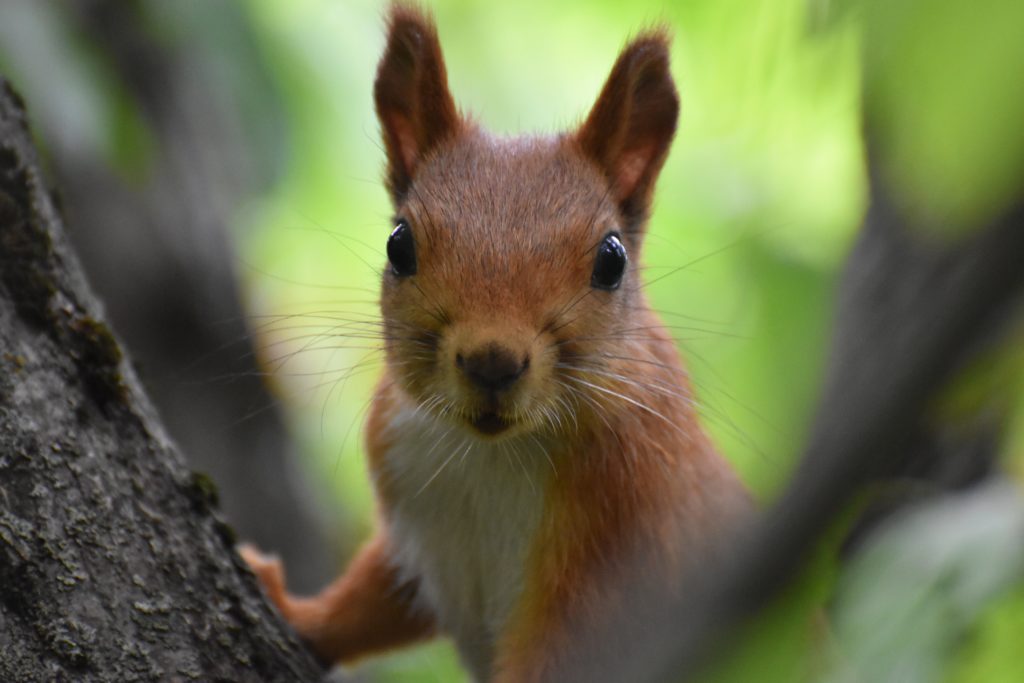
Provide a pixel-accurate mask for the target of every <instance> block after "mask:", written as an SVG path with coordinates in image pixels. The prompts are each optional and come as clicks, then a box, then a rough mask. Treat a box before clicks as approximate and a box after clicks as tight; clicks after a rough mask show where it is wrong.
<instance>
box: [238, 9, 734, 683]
mask: <svg viewBox="0 0 1024 683" xmlns="http://www.w3.org/2000/svg"><path fill="white" fill-rule="evenodd" d="M387 30H388V35H387V47H386V49H385V52H384V56H383V57H382V59H381V61H380V65H379V67H378V70H377V77H376V82H375V85H374V99H375V104H376V110H377V115H378V118H379V120H380V124H381V129H382V136H383V141H384V149H385V151H386V153H387V172H386V183H387V189H388V191H389V193H390V196H391V199H392V202H393V204H394V210H395V220H394V224H393V226H392V231H391V233H390V236H389V237H388V239H387V257H388V264H387V266H386V267H385V269H384V272H383V277H382V285H381V298H380V305H381V313H382V317H383V329H384V335H383V336H384V349H385V356H386V368H385V371H384V373H383V377H382V378H381V379H380V382H379V384H378V385H377V389H376V392H375V395H374V398H373V402H372V407H371V410H370V414H369V417H368V419H367V423H366V435H365V436H366V447H367V451H368V455H369V463H370V471H371V474H372V478H373V484H374V487H375V491H376V498H377V502H378V518H379V519H378V524H377V531H376V534H375V535H374V537H373V538H372V539H371V540H370V541H369V542H367V543H366V545H365V546H364V547H363V548H362V549H361V550H360V551H359V553H358V554H357V556H356V557H355V559H354V560H353V561H352V562H351V564H350V566H349V567H348V569H347V570H346V571H345V573H344V574H342V575H341V576H340V577H339V578H338V579H336V580H335V581H334V582H333V583H332V584H331V585H329V586H328V587H327V588H325V589H324V590H323V591H322V592H321V593H320V594H319V595H317V596H315V597H312V598H301V597H295V596H293V595H291V594H289V593H288V592H287V591H286V589H285V580H284V575H283V571H282V569H281V566H280V564H279V563H278V561H277V560H275V559H272V558H268V557H265V556H263V555H261V554H260V553H258V552H257V551H255V550H254V549H252V548H244V549H243V554H244V555H245V558H246V560H247V561H248V562H249V564H250V566H251V567H252V568H253V569H254V571H255V572H256V574H257V575H258V576H259V578H260V579H261V581H262V583H263V585H264V587H265V589H266V591H267V593H268V595H269V597H270V598H271V600H272V601H273V602H274V603H275V604H276V605H277V607H278V608H279V609H280V611H281V613H282V614H283V615H284V617H285V619H286V620H287V621H288V622H290V623H291V624H292V625H293V626H294V628H295V630H296V631H297V632H298V634H299V635H300V636H301V637H302V638H303V639H305V640H306V641H307V642H308V643H309V644H310V646H311V647H312V649H313V650H314V651H315V652H316V653H317V654H318V655H319V656H321V657H322V658H323V659H325V660H327V661H331V662H335V661H340V662H348V661H352V660H354V659H357V658H359V657H362V656H364V655H368V654H371V653H375V652H380V651H384V650H387V649H390V648H395V647H398V646H401V645H404V644H407V643H412V642H414V641H418V640H421V639H425V638H428V637H430V636H432V635H434V634H438V633H443V634H447V635H450V636H451V637H452V638H453V639H454V642H455V644H456V647H457V648H458V651H459V654H460V656H461V658H462V660H463V662H464V663H465V665H466V667H467V668H468V669H469V670H470V672H471V674H472V675H473V677H474V678H475V679H476V680H478V681H496V682H505V683H511V682H516V683H519V682H521V681H540V680H552V676H553V675H554V672H555V671H557V667H558V665H559V657H560V654H561V653H564V652H565V651H566V648H568V647H571V646H572V643H573V638H574V634H575V633H576V632H577V631H578V630H579V629H580V628H581V627H582V626H584V625H586V624H589V623H592V622H594V621H595V620H601V619H607V618H609V615H611V614H613V613H615V611H616V610H621V609H622V608H623V606H622V605H620V604H617V603H618V602H622V600H621V599H620V597H621V595H622V594H623V591H622V590H619V589H618V588H616V582H617V581H631V580H634V579H633V578H632V577H631V576H630V573H631V571H632V570H631V569H627V565H628V566H631V567H632V568H633V569H635V567H636V566H637V561H638V558H639V562H640V566H642V568H643V571H642V573H643V574H644V576H645V577H646V578H645V580H648V581H651V582H653V583H654V584H655V585H658V584H664V586H665V588H666V591H669V592H671V591H674V590H677V589H678V586H676V585H675V583H676V581H677V578H678V576H679V574H680V571H679V568H680V563H681V562H682V561H683V560H684V559H693V558H688V553H691V552H694V553H696V552H698V548H699V547H700V544H701V543H702V542H704V541H705V540H706V539H708V538H709V537H714V536H715V535H717V534H719V533H720V532H721V531H722V530H723V527H724V525H725V524H726V523H727V520H730V519H733V518H735V517H736V516H737V515H738V513H740V512H742V511H744V510H745V509H746V508H747V507H748V505H749V502H748V496H747V494H746V491H745V489H744V487H743V485H742V484H741V483H740V482H739V480H738V479H737V477H736V476H735V474H734V473H733V471H732V469H731V468H730V466H729V465H728V464H727V463H726V462H725V460H723V458H722V457H721V456H720V455H719V454H718V453H717V452H716V450H715V448H714V447H713V446H712V444H711V442H710V440H709V439H708V437H707V436H706V435H705V432H704V431H703V429H702V428H701V426H700V424H699V422H698V417H697V410H696V404H695V399H694V398H693V394H692V392H691V390H690V386H689V383H688V381H687V375H686V373H685V371H684V370H683V367H682V365H681V361H680V359H679V355H678V352H677V350H676V347H675V344H674V342H673V340H672V338H671V336H670V335H669V334H668V333H667V332H666V331H665V330H664V328H663V327H662V325H661V324H660V322H659V320H658V318H657V316H656V315H655V314H654V313H653V312H652V311H651V309H650V307H649V305H648V303H647V300H646V296H645V294H644V291H643V288H642V285H641V282H640V278H639V270H638V268H637V264H638V262H639V260H640V259H639V257H640V251H641V246H642V242H643V238H644V233H645V229H646V224H647V218H648V215H649V211H650V206H651V197H652V192H653V189H654V184H655V180H656V178H657V176H658V173H659V171H660V170H661V167H662V165H663V164H664V162H665V158H666V156H667V153H668V150H669V145H670V143H671V141H672V138H673V135H674V133H675V129H676V122H677V118H678V114H679V98H678V95H677V92H676V88H675V85H674V83H673V80H672V77H671V75H670V73H669V56H668V42H669V41H668V37H667V34H666V32H665V31H664V30H654V31H649V32H646V33H642V34H640V35H639V36H637V37H636V38H635V39H634V40H632V41H631V42H630V43H629V44H628V45H627V46H626V47H625V49H624V50H623V51H622V53H621V54H620V55H619V57H618V59H617V61H616V62H615V65H614V67H613V68H612V71H611V75H610V76H609V77H608V80H607V82H606V83H605V85H604V88H603V89H602V91H601V93H600V96H599V97H598V99H597V102H596V104H595V105H594V106H593V108H592V109H591V111H590V114H589V115H588V116H587V118H586V120H585V121H584V122H583V124H582V125H581V126H580V127H579V128H578V129H577V130H575V131H573V132H570V133H567V134H563V135H558V136H554V137H519V138H511V139H506V138H499V137H495V136H493V135H490V134H488V133H487V132H485V131H484V130H483V129H482V128H480V127H479V126H478V125H477V124H476V123H475V122H474V121H472V120H470V119H468V118H467V117H465V116H464V115H462V114H461V113H460V112H459V111H458V109H457V108H456V105H455V102H454V100H453V99H452V96H451V94H450V93H449V90H448V82H447V75H446V72H445V66H444V61H443V58H442V55H441V48H440V45H439V41H438V36H437V31H436V29H435V26H434V24H433V21H432V19H431V18H430V17H429V16H426V15H424V14H423V13H422V12H420V11H419V10H417V9H415V8H412V7H409V6H406V5H394V6H392V7H391V9H390V10H389V15H388V21H387ZM634 573H635V572H634Z"/></svg>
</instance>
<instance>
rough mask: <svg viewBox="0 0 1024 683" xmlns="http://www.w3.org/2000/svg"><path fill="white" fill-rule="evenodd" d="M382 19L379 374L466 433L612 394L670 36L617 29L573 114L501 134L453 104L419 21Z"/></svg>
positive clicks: (551, 423)
mask: <svg viewBox="0 0 1024 683" xmlns="http://www.w3.org/2000/svg"><path fill="white" fill-rule="evenodd" d="M389 24H390V25H389V31H388V43H387V48H386V49H385V52H384V56H383V57H382V59H381V62H380V66H379V67H378V70H377V79H376V82H375V84H374V100H375V104H376V108H377V115H378V118H379V119H380V123H381V129H382V134H383V141H384V148H385V151H386V152H387V158H388V165H387V185H388V189H389V191H390V193H391V197H392V200H393V202H394V206H395V211H396V216H395V227H394V229H393V232H392V233H391V235H390V237H389V240H388V257H389V265H388V267H387V268H386V269H385V273H384V284H383V293H382V297H381V308H382V312H383V315H384V325H385V334H386V348H387V356H388V363H389V365H390V368H391V371H392V375H393V376H394V377H395V378H396V380H397V381H398V382H399V384H400V386H401V387H402V388H403V389H404V390H405V391H406V392H407V393H408V394H409V395H410V396H411V397H412V398H413V399H414V400H415V401H417V402H418V403H419V405H420V406H421V410H423V411H425V412H429V413H432V414H434V415H437V416H439V417H443V418H444V419H451V420H454V421H456V423H459V424H462V425H464V426H466V427H467V428H469V429H471V430H474V431H475V432H477V433H479V434H481V435H491V436H497V435H502V436H504V435H508V434H513V433H517V432H522V431H536V430H541V429H550V430H562V431H567V430H571V429H573V428H574V427H575V426H577V425H578V420H577V417H578V416H579V415H581V414H583V413H587V412H592V411H589V410H588V409H589V408H594V409H595V410H596V409H598V408H599V406H598V405H596V404H598V403H599V402H600V401H601V397H602V396H605V395H619V394H617V393H616V392H615V390H614V389H609V388H608V387H607V386H602V385H603V384H609V383H611V384H613V383H614V382H615V381H621V380H622V379H624V378H621V377H618V376H617V375H616V373H615V365H616V358H617V357H618V358H621V357H622V354H624V353H629V352H630V351H629V349H628V348H624V345H627V344H629V343H630V342H629V334H628V330H629V328H630V324H631V321H635V320H637V316H638V315H639V314H640V312H641V311H642V310H643V306H644V304H643V302H642V297H641V296H640V294H639V291H638V283H637V279H636V277H637V276H636V267H635V265H634V264H635V263H636V257H637V251H638V249H639V242H640V240H641V237H642V233H643V227H644V223H645V220H646V216H647V211H648V208H649V205H650V199H651V193H652V191H653V188H654V182H655V179H656V178H657V175H658V172H659V171H660V169H661V166H662V164H663V163H664V161H665V157H666V155H667V154H668V148H669V144H670V142H671V140H672V136H673V134H674V132H675V126H676V120H677V118H678V113H679V98H678V96H677V94H676V90H675V85H674V84H673V82H672V78H671V76H670V74H669V64H668V40H667V38H666V36H665V35H664V34H663V33H660V32H652V33H648V34H644V35H641V36H640V37H638V38H637V39H635V40H634V41H633V42H632V43H631V44H630V45H628V46H627V47H626V49H625V50H623V52H622V54H620V55H619V58H618V60H617V61H616V63H615V66H614V67H613V68H612V72H611V75H610V76H609V78H608V81H607V82H606V83H605V86H604V88H603V89H602V91H601V95H600V96H599V97H598V100H597V102H596V104H595V105H594V106H593V108H592V109H591V111H590V114H589V115H588V117H587V119H586V121H585V122H584V123H583V125H582V126H580V128H579V129H578V130H576V131H574V132H572V133H570V134H567V135H563V136H560V137H557V138H553V139H518V140H511V141H500V140H495V139H493V138H491V137H489V136H487V135H486V134H484V133H482V132H481V131H480V130H479V129H478V128H477V127H476V126H475V125H474V124H472V123H471V122H468V121H467V120H466V119H464V118H463V117H462V116H461V115H460V114H459V112H458V110H457V109H456V107H455V103H454V100H453V99H452V96H451V94H450V93H449V91H448V81H447V75H446V72H445V67H444V59H443V57H442V55H441V48H440V44H439V42H438V38H437V32H436V29H435V28H434V26H433V25H432V23H430V22H429V21H428V20H426V19H424V17H423V16H422V15H420V14H419V13H417V12H415V11H413V10H410V9H408V8H404V7H401V6H398V7H397V8H396V9H395V10H394V11H393V12H392V13H391V15H390V18H389ZM633 325H634V327H635V325H636V323H635V322H634V323H633ZM627 400H628V399H627Z"/></svg>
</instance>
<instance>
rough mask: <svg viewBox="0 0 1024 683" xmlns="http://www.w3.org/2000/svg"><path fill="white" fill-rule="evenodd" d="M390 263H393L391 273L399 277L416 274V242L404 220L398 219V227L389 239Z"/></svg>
mask: <svg viewBox="0 0 1024 683" xmlns="http://www.w3.org/2000/svg"><path fill="white" fill-rule="evenodd" d="M388 261H390V262H391V272H393V273H394V274H395V275H397V276H398V277H405V276H406V275H415V274H416V241H415V240H414V239H413V238H412V228H411V227H409V223H408V221H406V220H405V219H404V218H400V219H398V225H396V226H395V229H394V230H392V231H391V236H390V237H388Z"/></svg>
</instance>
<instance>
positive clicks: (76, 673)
mask: <svg viewBox="0 0 1024 683" xmlns="http://www.w3.org/2000/svg"><path fill="white" fill-rule="evenodd" d="M234 542H235V540H234V538H233V534H232V532H231V529H230V528H229V527H228V526H227V525H226V524H224V523H223V522H222V521H221V520H220V519H219V518H218V515H217V512H216V492H215V489H214V487H213V485H212V483H211V482H210V481H209V480H207V479H205V478H204V477H202V476H199V475H195V474H193V473H191V472H189V471H188V469H187V468H186V467H185V465H184V461H183V459H182V457H181V455H180V454H179V453H178V452H177V451H176V450H175V447H174V446H173V444H171V443H170V442H169V440H168V439H167V437H166V436H165V433H164V430H163V428H162V426H161V425H160V423H159V421H158V419H157V418H156V415H155V413H154V411H153V409H152V408H151V405H150V403H149V401H148V399H147V398H146V396H145V395H144V394H143V392H142V390H141V389H140V387H139V384H138V381H137V380H136V378H135V375H134V372H133V371H132V369H131V367H130V365H129V364H128V363H127V362H126V359H125V358H124V357H123V354H122V352H121V350H120V346H119V344H118V342H117V340H116V338H115V337H114V336H113V334H112V333H111V331H110V329H109V328H108V327H107V325H106V324H105V322H104V319H103V314H102V312H101V309H100V306H99V304H98V302H97V301H96V300H95V298H94V297H93V296H92V294H91V293H90V292H89V288H88V286H87V284H86V282H85V280H84V278H83V277H82V275H81V271H80V269H79V266H78V262H77V260H76V258H75V256H74V254H73V253H72V252H71V250H70V248H69V246H68V243H67V240H66V237H65V234H64V230H63V226H62V222H61V218H60V215H59V212H58V210H57V208H56V207H55V203H54V200H53V197H52V196H51V193H50V192H49V191H47V189H46V188H45V186H44V183H43V181H42V175H41V173H40V170H39V165H38V160H37V156H36V153H35V151H34V149H33V146H32V142H31V139H30V136H29V133H28V125H27V116H26V114H25V108H24V104H23V103H22V101H21V99H20V98H19V97H18V95H17V94H15V93H14V91H13V90H12V89H11V87H10V86H9V85H8V84H7V82H6V81H4V80H2V79H0V680H3V681H19V682H30V681H55V680H56V681H63V680H74V681H83V680H88V681H118V682H121V681H138V680H161V681H163V680H183V681H184V680H197V681H198V680H202V681H214V680H221V681H312V680H320V679H321V678H322V676H323V671H322V669H321V667H320V666H319V665H318V664H317V663H316V662H315V661H314V660H313V658H312V657H311V656H310V655H309V653H308V652H307V651H306V650H305V649H304V648H303V647H302V645H301V644H300V643H298V642H297V640H296V639H295V637H294V635H293V634H292V633H291V632H290V631H289V630H288V628H287V627H286V626H285V625H284V624H283V623H282V622H281V621H280V619H279V618H278V617H277V615H276V613H275V612H274V611H273V610H272V609H271V608H270V607H269V606H268V605H267V603H266V601H265V600H264V599H263V597H262V594H261V593H260V591H259V589H258V588H257V586H256V583H255V580H254V579H253V577H252V576H251V574H250V573H249V572H248V570H247V569H246V568H245V567H244V565H243V563H242V562H241V560H240V559H239V558H238V557H237V555H236V554H235V553H234V551H233V545H234Z"/></svg>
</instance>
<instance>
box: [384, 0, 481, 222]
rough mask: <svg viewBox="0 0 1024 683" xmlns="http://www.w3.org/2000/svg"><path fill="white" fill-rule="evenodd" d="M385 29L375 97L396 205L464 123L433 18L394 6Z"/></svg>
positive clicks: (410, 9) (390, 184)
mask: <svg viewBox="0 0 1024 683" xmlns="http://www.w3.org/2000/svg"><path fill="white" fill-rule="evenodd" d="M387 27H388V28H387V35H388V37H387V47H386V48H385V50H384V56H383V57H381V60H380V64H379V65H378V67H377V80H376V81H375V83H374V86H373V97H374V102H375V104H376V108H377V118H378V119H379V120H380V124H381V131H382V136H383V138H384V147H385V150H386V151H387V156H388V170H387V182H388V189H389V190H390V192H391V196H392V199H394V200H395V201H396V202H397V201H399V199H400V198H401V197H402V196H403V195H404V194H405V192H406V190H408V188H409V184H410V183H411V182H412V178H413V175H414V174H415V172H416V168H417V166H418V165H419V163H420V162H421V161H422V160H423V158H424V157H425V156H426V155H427V154H428V153H429V152H430V151H431V150H432V149H434V148H435V147H436V146H437V145H439V144H440V143H442V142H444V141H445V140H447V139H448V138H450V137H452V136H453V135H455V134H456V133H457V132H458V130H459V128H460V125H461V123H460V119H459V114H458V110H457V109H456V108H455V101H454V100H453V99H452V96H451V93H450V92H449V91H448V75H447V72H446V71H445V66H444V57H443V56H442V54H441V44H440V42H439V41H438V37H437V29H436V28H435V26H434V22H433V19H432V18H431V17H429V16H428V15H426V14H424V13H423V12H422V11H421V10H419V9H417V8H415V7H413V6H412V5H406V4H401V3H395V4H392V5H391V7H390V8H389V10H388V17H387Z"/></svg>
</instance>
